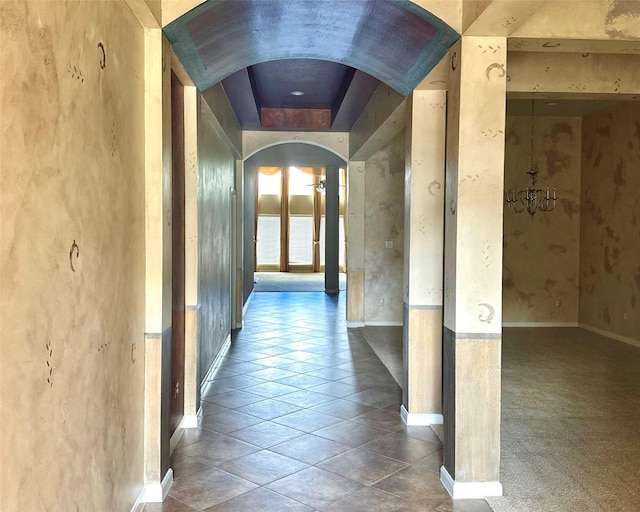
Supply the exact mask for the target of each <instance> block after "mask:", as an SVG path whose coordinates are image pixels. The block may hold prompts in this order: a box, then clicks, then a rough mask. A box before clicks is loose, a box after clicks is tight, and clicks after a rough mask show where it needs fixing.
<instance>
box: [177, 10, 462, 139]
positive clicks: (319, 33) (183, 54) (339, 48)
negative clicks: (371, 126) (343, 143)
mask: <svg viewBox="0 0 640 512" xmlns="http://www.w3.org/2000/svg"><path fill="white" fill-rule="evenodd" d="M165 33H166V35H167V37H168V39H169V41H170V42H171V44H172V46H173V49H174V51H175V53H176V54H177V56H178V58H179V59H180V61H181V62H182V64H183V65H184V67H185V69H186V70H187V72H188V73H189V75H190V76H191V78H192V80H193V81H194V83H195V84H196V86H197V87H198V88H199V89H200V90H206V89H208V88H209V87H211V86H213V85H215V84H217V83H218V82H222V84H223V87H224V88H225V91H226V92H227V95H228V97H229V100H230V102H231V104H232V106H233V107H234V110H235V112H236V115H237V116H238V119H239V121H240V123H241V125H242V126H243V128H245V129H260V128H262V129H295V130H304V129H313V130H318V129H320V130H349V129H350V128H351V125H352V124H353V122H354V121H355V119H356V118H357V117H358V115H359V114H360V113H361V112H362V109H363V108H364V106H365V105H366V103H367V101H368V100H369V98H370V97H371V95H372V94H373V92H374V91H375V89H376V88H377V86H378V84H379V83H380V82H383V83H385V84H387V85H388V86H390V87H391V88H393V89H395V90H396V91H398V92H399V93H400V94H402V95H405V96H406V95H408V94H410V93H411V91H413V89H414V88H415V87H416V86H417V85H418V84H419V83H420V82H421V81H422V79H423V78H424V77H425V76H426V75H427V74H428V73H429V71H430V70H431V69H432V68H433V67H434V66H435V65H436V64H437V63H438V62H439V61H440V60H441V58H442V57H443V56H444V55H445V54H446V53H447V51H448V49H449V48H450V47H451V45H452V44H453V43H454V42H455V41H456V40H457V39H458V37H459V35H458V33H457V32H455V31H454V30H453V29H451V28H450V27H449V26H448V25H447V24H446V23H444V22H443V21H442V20H440V19H439V18H437V17H436V16H434V15H432V14H431V13H429V12H428V11H426V10H424V9H422V8H421V7H419V6H417V5H416V4H414V3H412V2H410V1H408V0H209V1H207V2H205V3H203V4H201V5H199V6H198V7H196V8H194V9H193V10H191V11H189V12H188V13H186V14H185V15H183V16H182V17H180V18H178V19H177V20H175V21H174V22H172V23H171V24H169V25H167V26H166V27H165ZM292 93H294V94H292ZM300 93H302V94H300Z"/></svg>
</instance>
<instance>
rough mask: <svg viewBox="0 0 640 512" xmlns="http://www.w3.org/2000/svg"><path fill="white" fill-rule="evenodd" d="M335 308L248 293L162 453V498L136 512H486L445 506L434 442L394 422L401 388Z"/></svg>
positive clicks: (340, 303) (480, 504) (318, 301)
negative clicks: (168, 457)
mask: <svg viewBox="0 0 640 512" xmlns="http://www.w3.org/2000/svg"><path fill="white" fill-rule="evenodd" d="M344 300H345V297H344V294H341V295H340V296H339V297H331V296H327V295H325V294H324V293H255V294H254V295H253V298H252V302H251V306H250V308H249V311H248V312H247V315H246V318H245V328H244V329H243V330H242V331H240V332H238V333H236V334H235V335H234V337H233V341H232V344H231V347H230V349H229V351H228V352H227V354H226V355H225V357H224V359H223V360H222V362H221V364H220V367H219V369H218V371H217V372H216V374H215V375H214V377H213V380H211V381H210V382H207V383H206V386H205V390H204V393H203V396H202V411H203V418H202V424H201V426H200V428H198V429H190V430H187V431H186V432H185V434H184V435H183V437H182V439H181V441H180V443H179V445H178V447H177V448H176V450H175V452H174V454H173V457H172V467H173V470H174V479H175V480H174V484H173V487H172V488H171V491H170V493H169V496H168V497H167V500H166V501H165V502H164V503H162V504H150V503H149V504H147V505H146V506H145V509H144V510H145V512H160V511H161V512H194V511H207V512H235V511H238V512H240V511H242V512H254V511H255V512H286V511H295V512H298V511H299V512H303V511H323V512H324V511H327V512H362V511H367V512H378V511H379V512H414V511H416V512H417V511H424V512H428V511H434V512H447V511H458V512H488V511H490V510H491V509H490V508H489V506H488V505H487V503H486V502H485V501H484V500H468V501H457V502H453V501H452V500H451V499H450V498H449V496H448V494H447V493H446V491H445V490H444V488H443V487H442V486H441V484H440V482H439V469H440V466H441V464H442V448H441V444H440V441H439V439H438V438H437V436H436V435H435V433H434V432H433V431H432V430H431V429H429V428H426V427H406V426H405V425H404V424H403V423H402V421H401V419H400V414H399V409H400V401H401V390H400V388H399V387H398V385H397V383H396V381H395V380H394V379H393V377H391V375H390V374H389V372H388V371H387V369H386V368H385V366H384V365H383V364H382V363H381V362H380V360H379V359H378V357H377V356H376V355H375V353H374V352H373V350H372V349H371V348H370V346H369V345H368V344H367V343H366V341H365V340H364V338H363V337H362V335H361V334H360V333H359V332H358V331H357V330H347V329H346V327H345V322H344V310H345V303H344Z"/></svg>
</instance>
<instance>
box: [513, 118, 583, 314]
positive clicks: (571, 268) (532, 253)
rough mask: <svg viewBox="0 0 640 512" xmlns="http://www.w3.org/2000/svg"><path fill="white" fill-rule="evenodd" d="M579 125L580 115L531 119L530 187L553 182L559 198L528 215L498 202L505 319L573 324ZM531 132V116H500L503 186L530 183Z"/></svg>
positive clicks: (577, 256)
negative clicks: (533, 175) (532, 175)
mask: <svg viewBox="0 0 640 512" xmlns="http://www.w3.org/2000/svg"><path fill="white" fill-rule="evenodd" d="M580 130H581V119H580V118H579V117H564V118H560V117H536V118H535V126H534V166H537V169H538V172H539V174H538V181H537V186H539V187H547V186H551V187H556V189H557V193H558V196H559V198H560V199H559V200H558V202H557V204H556V208H555V209H554V211H553V212H549V213H536V215H535V216H534V218H533V219H532V218H531V216H530V215H528V214H527V213H526V212H523V213H520V214H515V213H512V212H510V211H509V210H508V209H507V208H506V205H505V213H504V270H503V276H502V280H503V294H502V300H503V304H502V308H503V321H504V322H507V323H509V322H560V323H576V322H578V266H579V258H580V255H579V243H580V136H581V131H580ZM530 133H531V118H530V117H508V118H507V123H506V146H505V190H506V189H509V190H511V189H516V190H520V189H522V188H525V187H527V186H528V185H529V184H530V179H529V176H527V175H526V172H527V171H528V170H529V165H530V146H531V138H530ZM557 301H560V303H559V305H556V302H557Z"/></svg>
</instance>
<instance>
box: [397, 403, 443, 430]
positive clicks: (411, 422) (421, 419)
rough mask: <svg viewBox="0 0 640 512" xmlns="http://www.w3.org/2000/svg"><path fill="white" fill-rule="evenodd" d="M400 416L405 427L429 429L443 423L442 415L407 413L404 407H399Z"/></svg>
mask: <svg viewBox="0 0 640 512" xmlns="http://www.w3.org/2000/svg"><path fill="white" fill-rule="evenodd" d="M400 416H401V418H402V421H404V424H405V425H406V426H407V427H429V426H431V425H442V424H443V423H444V417H443V416H442V414H435V413H422V412H409V411H407V409H405V407H404V405H402V406H401V407H400Z"/></svg>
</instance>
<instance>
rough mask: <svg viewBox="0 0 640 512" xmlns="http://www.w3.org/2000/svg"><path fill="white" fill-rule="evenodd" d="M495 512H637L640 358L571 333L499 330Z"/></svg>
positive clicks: (602, 341)
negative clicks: (499, 484) (498, 491)
mask: <svg viewBox="0 0 640 512" xmlns="http://www.w3.org/2000/svg"><path fill="white" fill-rule="evenodd" d="M502 350H503V359H502V452H501V474H502V478H501V479H502V484H503V487H504V496H503V497H500V498H488V499H487V501H488V502H489V504H490V505H491V507H492V508H493V510H494V511H496V512H596V511H598V512H613V511H620V512H622V511H624V512H632V511H636V510H640V462H639V461H640V437H639V436H638V435H637V432H638V425H640V408H639V407H638V404H639V403H640V372H639V371H638V369H639V368H640V350H638V349H637V348H635V347H632V346H629V345H625V344H624V343H620V342H617V341H614V340H611V339H608V338H605V337H603V336H599V335H597V334H593V333H591V332H588V331H585V330H583V329H577V328H537V329H514V328H505V329H504V335H503V346H502Z"/></svg>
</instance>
